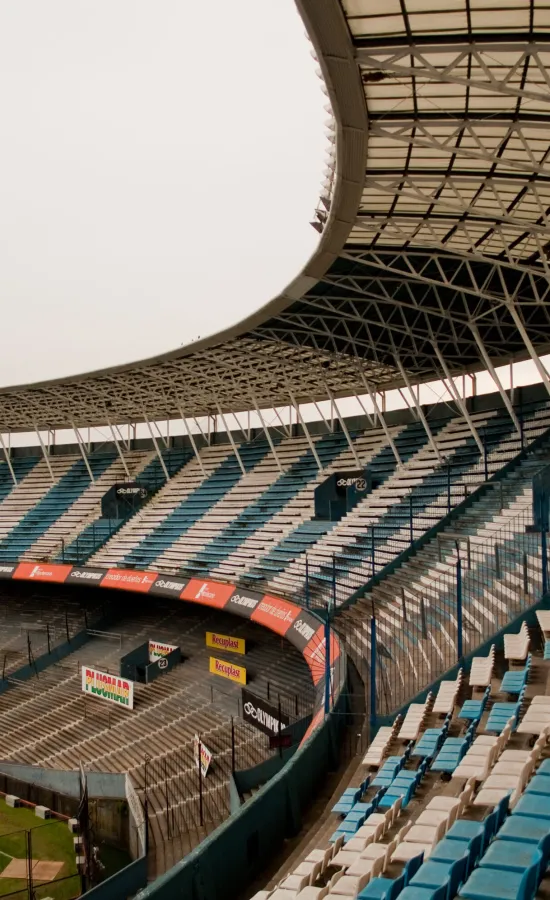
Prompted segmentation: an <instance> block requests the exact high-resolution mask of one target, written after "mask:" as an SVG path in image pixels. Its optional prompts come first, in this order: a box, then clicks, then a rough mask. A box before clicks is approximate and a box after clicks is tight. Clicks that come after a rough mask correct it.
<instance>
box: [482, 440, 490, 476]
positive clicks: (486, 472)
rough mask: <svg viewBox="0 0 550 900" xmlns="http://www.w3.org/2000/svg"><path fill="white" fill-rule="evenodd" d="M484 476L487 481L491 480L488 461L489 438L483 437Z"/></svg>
mask: <svg viewBox="0 0 550 900" xmlns="http://www.w3.org/2000/svg"><path fill="white" fill-rule="evenodd" d="M483 474H484V476H485V481H488V480H489V463H488V460H487V438H486V436H485V435H483Z"/></svg>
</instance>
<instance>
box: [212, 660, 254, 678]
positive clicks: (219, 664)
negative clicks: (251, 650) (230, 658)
mask: <svg viewBox="0 0 550 900" xmlns="http://www.w3.org/2000/svg"><path fill="white" fill-rule="evenodd" d="M210 674H211V675H220V676H221V678H228V679H229V681H236V682H237V684H246V669H245V668H244V666H237V665H234V664H233V663H229V662H226V661H225V660H224V659H216V657H215V656H211V657H210Z"/></svg>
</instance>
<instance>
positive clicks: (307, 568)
mask: <svg viewBox="0 0 550 900" xmlns="http://www.w3.org/2000/svg"><path fill="white" fill-rule="evenodd" d="M306 607H307V609H309V608H310V606H309V559H308V558H307V553H306Z"/></svg>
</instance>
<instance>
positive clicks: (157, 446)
mask: <svg viewBox="0 0 550 900" xmlns="http://www.w3.org/2000/svg"><path fill="white" fill-rule="evenodd" d="M143 418H144V419H145V422H146V424H147V428H148V429H149V434H150V435H151V440H152V441H153V447H154V448H155V452H156V454H157V456H158V460H159V463H160V467H161V469H162V471H163V472H164V477H165V478H166V481H170V476H169V474H168V469H167V468H166V463H165V462H164V460H163V458H162V453H161V452H160V450H159V445H158V441H157V439H156V437H155V435H154V432H153V429H152V428H151V423H150V422H149V419H148V418H147V416H146V414H145V410H143Z"/></svg>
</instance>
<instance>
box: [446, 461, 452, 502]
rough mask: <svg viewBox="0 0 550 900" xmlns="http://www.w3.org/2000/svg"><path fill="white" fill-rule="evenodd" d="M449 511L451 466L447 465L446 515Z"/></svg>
mask: <svg viewBox="0 0 550 900" xmlns="http://www.w3.org/2000/svg"><path fill="white" fill-rule="evenodd" d="M450 511H451V464H450V463H447V513H450Z"/></svg>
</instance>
